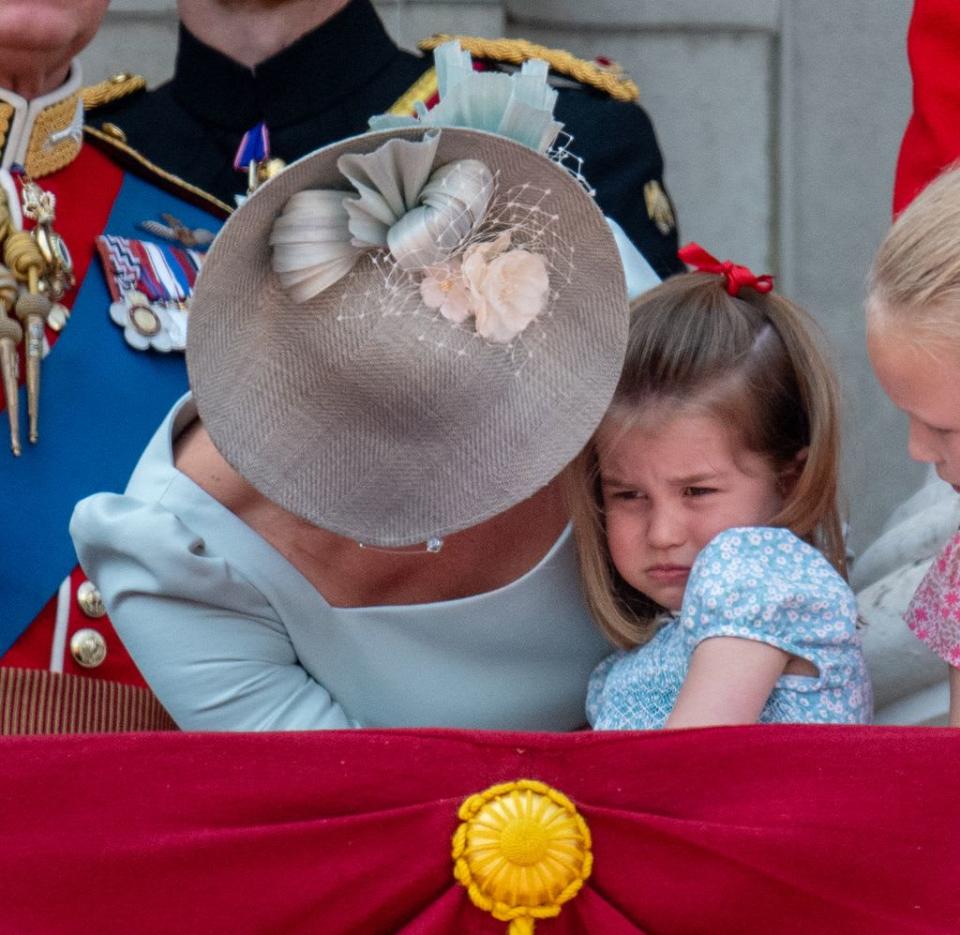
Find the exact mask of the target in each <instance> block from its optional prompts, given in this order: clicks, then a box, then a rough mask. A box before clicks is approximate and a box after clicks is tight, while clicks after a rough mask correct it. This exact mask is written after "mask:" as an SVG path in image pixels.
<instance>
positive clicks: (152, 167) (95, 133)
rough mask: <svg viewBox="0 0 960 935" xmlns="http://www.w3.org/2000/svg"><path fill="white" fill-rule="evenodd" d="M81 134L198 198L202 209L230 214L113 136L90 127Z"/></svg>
mask: <svg viewBox="0 0 960 935" xmlns="http://www.w3.org/2000/svg"><path fill="white" fill-rule="evenodd" d="M83 132H84V133H85V134H86V135H87V136H89V137H92V138H93V139H96V140H99V141H100V142H101V143H102V144H105V146H106V147H107V148H110V149H115V150H117V151H118V152H120V153H123V154H124V155H125V156H126V157H127V158H128V159H130V160H132V161H133V162H136V163H137V164H138V165H140V166H142V167H143V168H144V169H146V170H147V171H148V172H150V173H151V174H153V175H155V176H158V177H159V178H161V179H163V180H164V181H166V182H168V183H170V184H171V185H172V186H174V187H175V188H177V189H179V190H181V191H186V192H189V193H190V194H191V195H193V196H194V197H195V198H198V199H199V200H200V201H202V202H203V204H204V207H206V208H208V209H209V208H211V207H212V208H214V209H216V211H219V212H221V213H222V214H224V215H227V214H232V213H233V208H231V207H230V205H228V204H226V203H225V202H223V201H221V200H220V199H219V198H216V197H214V196H213V195H211V194H210V193H209V192H205V191H204V190H203V189H202V188H199V187H198V186H196V185H191V184H190V183H189V182H185V181H184V180H183V179H182V178H180V176H178V175H174V174H173V173H172V172H167V171H166V169H161V168H160V166H158V165H157V164H156V163H155V162H151V161H150V160H149V159H147V158H146V157H145V156H141V155H140V153H138V152H137V151H136V150H135V149H134V148H133V147H132V146H128V145H127V144H126V143H124V142H123V141H121V140H118V139H117V138H116V137H115V136H113V135H112V134H110V133H104V132H103V131H102V130H98V129H97V128H96V127H91V126H89V125H87V126H84V128H83Z"/></svg>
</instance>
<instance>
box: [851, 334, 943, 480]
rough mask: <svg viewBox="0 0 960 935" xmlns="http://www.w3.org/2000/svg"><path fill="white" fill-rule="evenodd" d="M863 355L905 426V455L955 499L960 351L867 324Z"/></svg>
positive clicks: (928, 339) (941, 343) (932, 341)
mask: <svg viewBox="0 0 960 935" xmlns="http://www.w3.org/2000/svg"><path fill="white" fill-rule="evenodd" d="M867 352H868V354H869V355H870V362H871V363H872V364H873V370H874V372H875V373H876V375H877V380H878V382H879V383H880V385H881V386H882V387H883V390H884V392H885V393H886V394H887V396H889V397H890V399H891V401H892V402H893V404H894V405H895V406H896V407H897V408H898V409H902V410H903V411H904V412H905V413H906V414H907V416H908V418H909V420H910V434H909V439H908V442H907V450H908V451H909V452H910V457H911V458H913V459H914V460H916V461H924V462H927V463H929V464H932V465H933V466H934V467H935V468H936V471H937V474H939V475H940V477H941V478H943V480H945V481H946V482H947V483H948V484H951V485H952V486H953V489H954V490H956V491H957V492H958V493H960V347H958V346H957V345H955V344H951V343H950V342H949V341H947V340H945V339H939V340H938V339H934V338H931V337H930V336H929V335H921V334H918V333H917V332H916V331H915V330H912V329H911V328H910V327H909V326H905V325H901V324H899V323H894V322H890V321H889V319H886V320H883V321H881V322H875V321H872V322H871V325H870V327H868V328H867Z"/></svg>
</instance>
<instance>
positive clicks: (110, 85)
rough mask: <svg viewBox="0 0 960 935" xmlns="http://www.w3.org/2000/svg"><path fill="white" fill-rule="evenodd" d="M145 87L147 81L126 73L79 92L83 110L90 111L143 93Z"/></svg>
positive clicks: (141, 77) (113, 76) (139, 76)
mask: <svg viewBox="0 0 960 935" xmlns="http://www.w3.org/2000/svg"><path fill="white" fill-rule="evenodd" d="M146 87H147V79H146V78H144V77H143V76H142V75H130V74H127V73H126V72H121V73H120V74H118V75H112V76H111V77H109V78H107V79H106V80H105V81H100V82H97V84H91V85H90V86H89V87H86V88H84V89H83V90H82V91H81V92H80V95H81V97H82V99H83V109H84V110H85V111H90V110H94V109H95V108H97V107H103V105H104V104H112V103H113V102H114V101H119V100H120V98H122V97H129V95H131V94H136V93H137V92H138V91H143V90H145V89H146Z"/></svg>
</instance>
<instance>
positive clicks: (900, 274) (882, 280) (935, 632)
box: [867, 169, 960, 727]
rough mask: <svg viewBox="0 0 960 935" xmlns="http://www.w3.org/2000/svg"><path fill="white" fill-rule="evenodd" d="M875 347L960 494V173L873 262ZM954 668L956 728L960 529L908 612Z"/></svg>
mask: <svg viewBox="0 0 960 935" xmlns="http://www.w3.org/2000/svg"><path fill="white" fill-rule="evenodd" d="M867 350H868V352H869V355H870V361H871V363H872V364H873V368H874V370H875V371H876V374H877V379H878V380H879V381H880V385H881V386H882V387H883V389H884V391H885V392H886V394H887V395H888V396H889V397H890V399H891V400H893V402H894V403H895V404H896V405H897V406H898V407H899V408H900V409H902V410H903V411H904V412H905V413H906V414H907V416H908V417H909V420H910V435H909V442H908V449H909V451H910V455H911V457H913V458H915V459H916V460H917V461H926V462H927V463H929V464H933V465H934V467H935V468H936V471H937V474H939V475H940V477H942V478H943V479H944V480H945V481H946V482H947V483H948V484H950V485H952V487H953V489H954V490H955V491H957V492H958V493H960V170H958V169H954V170H952V171H949V172H946V173H944V174H943V175H941V176H940V177H939V178H938V179H936V180H935V181H934V182H932V183H931V184H930V185H929V186H928V187H927V188H926V189H925V190H924V191H923V192H922V193H921V194H920V196H919V197H918V198H917V199H916V200H915V201H914V202H913V203H912V204H911V205H910V207H908V208H907V209H906V211H904V212H903V213H902V214H901V215H900V216H899V218H898V219H897V221H896V223H895V224H894V225H893V227H892V228H891V229H890V232H889V233H888V234H887V236H886V238H885V239H884V241H883V243H882V244H881V245H880V249H879V250H878V251H877V256H876V258H875V260H874V264H873V269H872V271H871V276H870V288H869V293H868V298H867ZM906 620H907V624H908V626H909V627H910V629H911V630H912V631H913V632H914V633H915V634H916V635H917V636H918V637H919V638H920V639H921V640H923V642H924V643H926V644H927V645H928V646H929V647H930V648H931V649H932V650H933V651H934V652H935V653H937V654H938V655H939V656H940V657H941V658H942V659H944V660H945V661H946V662H947V663H949V665H950V724H951V726H953V727H960V668H958V667H960V533H958V534H957V535H955V536H954V537H953V538H952V539H951V540H950V541H949V542H948V543H947V545H946V547H945V548H944V550H943V552H942V553H941V554H940V555H939V556H938V557H937V558H936V559H934V562H933V564H932V565H931V566H930V570H929V571H928V572H927V575H926V577H925V578H924V579H923V581H922V582H921V583H920V586H919V587H918V588H917V591H916V594H915V595H914V597H913V600H912V601H911V604H910V607H909V608H908V610H907V614H906Z"/></svg>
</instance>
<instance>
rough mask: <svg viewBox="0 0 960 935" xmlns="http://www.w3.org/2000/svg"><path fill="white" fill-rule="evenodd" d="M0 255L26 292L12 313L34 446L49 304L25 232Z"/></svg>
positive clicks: (37, 257) (38, 260) (35, 250)
mask: <svg viewBox="0 0 960 935" xmlns="http://www.w3.org/2000/svg"><path fill="white" fill-rule="evenodd" d="M3 255H4V260H5V261H6V264H7V266H9V267H10V269H11V271H12V272H13V274H14V276H16V278H17V279H18V280H19V281H20V282H23V283H25V284H26V286H27V291H26V292H21V294H20V296H19V298H18V299H17V304H16V314H17V318H19V319H20V322H21V324H22V325H23V327H24V331H25V332H26V355H25V356H26V365H27V416H28V419H29V430H28V433H27V437H28V438H29V439H30V441H31V443H35V442H36V441H37V439H38V438H39V437H40V433H39V417H40V361H41V360H42V358H43V338H44V324H45V322H46V320H47V316H48V315H49V314H50V309H51V307H52V303H51V302H50V299H49V298H47V296H45V295H43V294H42V293H41V292H40V276H41V275H42V273H43V255H42V254H41V253H40V249H39V247H38V246H37V243H36V241H35V240H34V239H33V237H32V236H31V235H30V234H29V233H28V232H27V231H17V232H16V233H14V234H10V235H9V236H8V237H7V240H6V243H5V244H4V250H3Z"/></svg>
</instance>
